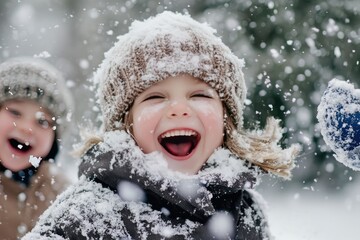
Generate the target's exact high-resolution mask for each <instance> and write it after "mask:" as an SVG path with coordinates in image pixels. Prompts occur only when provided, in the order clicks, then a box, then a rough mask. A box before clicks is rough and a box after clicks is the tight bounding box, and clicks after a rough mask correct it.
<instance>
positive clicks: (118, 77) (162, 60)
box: [94, 11, 246, 130]
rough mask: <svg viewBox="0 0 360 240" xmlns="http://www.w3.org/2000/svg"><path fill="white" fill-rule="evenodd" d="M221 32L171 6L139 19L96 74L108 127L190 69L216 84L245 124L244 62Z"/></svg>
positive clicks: (232, 112) (239, 124) (238, 120)
mask: <svg viewBox="0 0 360 240" xmlns="http://www.w3.org/2000/svg"><path fill="white" fill-rule="evenodd" d="M215 34H216V30H215V29H213V28H212V27H210V26H208V25H207V24H205V23H200V22H197V21H195V20H194V19H192V18H191V17H190V16H189V15H183V14H179V13H172V12H168V11H166V12H163V13H161V14H158V15H156V16H155V17H151V18H149V19H147V20H144V21H134V22H133V23H132V24H131V26H130V28H129V32H128V33H127V34H124V35H122V36H119V37H118V41H117V42H116V43H115V45H114V46H113V47H112V48H111V49H110V50H109V51H108V52H106V53H105V59H104V61H103V62H102V64H101V65H100V67H99V69H98V70H97V72H96V73H95V75H94V83H95V84H98V85H99V91H98V93H97V96H98V99H99V104H100V107H101V110H102V112H103V124H104V127H105V130H114V129H118V128H119V127H120V126H121V124H123V122H124V117H125V114H126V112H127V111H128V110H129V108H130V106H131V104H132V103H133V102H134V100H135V98H136V97H137V96H138V95H139V94H140V93H142V92H143V91H144V90H146V89H147V88H149V87H151V86H152V85H154V84H156V83H157V82H159V81H162V80H164V79H165V78H167V77H170V76H176V75H179V74H189V75H191V76H193V77H196V78H199V79H201V80H203V81H205V82H206V83H208V84H209V85H210V86H211V87H212V88H214V89H215V90H216V91H217V92H218V94H219V96H220V98H221V100H222V102H223V103H224V104H225V107H226V109H227V111H228V113H229V115H230V117H231V118H232V120H233V122H234V123H235V125H236V127H237V128H238V129H240V128H241V127H242V125H243V107H244V101H245V97H246V86H245V80H244V77H243V73H242V70H241V69H242V67H243V66H244V61H243V60H242V59H239V58H238V57H236V56H235V55H234V54H233V53H232V52H231V50H230V49H229V48H228V47H227V46H226V45H225V44H224V43H223V42H222V41H221V39H220V38H219V37H218V36H216V35H215Z"/></svg>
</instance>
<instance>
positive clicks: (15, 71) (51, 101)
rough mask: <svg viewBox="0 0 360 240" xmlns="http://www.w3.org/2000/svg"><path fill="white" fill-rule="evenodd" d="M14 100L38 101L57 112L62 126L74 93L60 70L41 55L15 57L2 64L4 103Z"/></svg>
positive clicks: (0, 79) (1, 96)
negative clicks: (37, 56)
mask: <svg viewBox="0 0 360 240" xmlns="http://www.w3.org/2000/svg"><path fill="white" fill-rule="evenodd" d="M11 99H32V100H35V101H37V102H38V103H39V104H40V105H42V106H44V107H46V108H47V109H48V110H49V111H50V112H51V113H52V114H53V115H54V117H55V118H56V123H57V124H61V126H60V129H63V125H64V121H65V117H66V115H67V113H68V111H69V110H70V109H71V108H72V95H71V94H70V92H69V90H68V89H67V87H66V84H65V80H64V78H63V77H62V75H61V74H60V72H59V71H58V70H57V69H55V68H54V67H53V66H52V65H50V64H49V63H48V62H46V61H44V60H42V59H38V58H31V57H21V58H13V59H10V60H8V61H6V62H4V63H2V64H0V104H1V103H2V102H4V101H6V100H11ZM57 132H59V129H58V131H57Z"/></svg>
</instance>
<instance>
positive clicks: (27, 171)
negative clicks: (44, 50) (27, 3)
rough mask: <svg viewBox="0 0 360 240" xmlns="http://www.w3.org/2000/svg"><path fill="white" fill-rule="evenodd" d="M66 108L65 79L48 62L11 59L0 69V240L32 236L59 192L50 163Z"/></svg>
mask: <svg viewBox="0 0 360 240" xmlns="http://www.w3.org/2000/svg"><path fill="white" fill-rule="evenodd" d="M70 107H71V96H70V94H69V91H68V90H67V88H66V86H65V82H64V79H63V78H62V77H61V75H60V74H59V72H58V71H57V70H56V69H55V68H54V67H53V66H51V65H49V64H48V63H47V62H45V61H43V60H40V59H33V58H15V59H11V60H8V61H6V62H4V63H2V64H1V65H0V123H1V124H0V219H1V220H0V235H1V239H17V238H18V237H21V236H23V235H24V234H25V233H26V232H27V231H29V230H31V229H32V227H33V226H34V225H35V222H36V221H37V220H38V217H39V216H40V214H41V213H42V212H43V211H44V210H45V209H46V208H47V207H48V206H49V205H50V203H51V202H52V201H53V200H54V199H55V197H56V196H57V195H58V194H59V193H60V191H62V190H63V189H64V187H65V184H66V183H67V182H66V181H65V178H62V177H61V176H60V175H59V174H58V173H56V171H54V170H55V169H52V168H50V162H54V160H55V157H56V155H57V154H58V151H59V143H58V138H59V137H60V136H59V135H60V133H61V131H62V130H63V127H64V124H63V121H65V119H64V118H65V117H66V114H67V112H68V110H69V108H70ZM39 160H41V161H40V162H39Z"/></svg>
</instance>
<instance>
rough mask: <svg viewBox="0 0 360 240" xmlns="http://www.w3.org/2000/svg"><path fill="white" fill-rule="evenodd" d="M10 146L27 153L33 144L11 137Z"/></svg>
mask: <svg viewBox="0 0 360 240" xmlns="http://www.w3.org/2000/svg"><path fill="white" fill-rule="evenodd" d="M9 143H10V146H11V147H12V148H13V149H15V150H16V151H19V152H23V153H26V152H28V151H30V150H31V148H32V147H31V146H30V144H29V143H27V142H25V143H24V142H20V141H18V140H17V139H15V138H11V139H9Z"/></svg>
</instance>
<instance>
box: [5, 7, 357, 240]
mask: <svg viewBox="0 0 360 240" xmlns="http://www.w3.org/2000/svg"><path fill="white" fill-rule="evenodd" d="M164 10H172V11H179V12H189V13H190V14H191V15H192V16H193V17H194V18H195V19H197V20H199V21H207V22H209V23H210V24H211V25H212V26H213V27H215V28H216V29H217V30H218V35H220V36H222V38H223V41H224V42H225V43H226V44H227V45H228V46H229V47H230V48H231V49H232V50H233V51H234V53H235V54H236V55H237V56H238V57H240V58H244V59H245V61H246V68H245V69H244V72H245V77H246V80H247V85H248V88H249V92H248V101H247V105H248V106H247V109H246V116H245V119H246V126H247V127H249V128H253V127H254V126H256V125H260V126H262V125H263V124H264V121H265V119H266V118H267V117H268V116H275V117H277V118H280V119H282V125H283V127H284V128H285V138H284V142H283V144H284V145H288V144H290V143H293V142H300V143H301V144H302V145H303V149H304V151H303V152H302V154H301V156H300V157H299V158H298V162H297V168H296V169H295V170H294V177H293V180H292V181H286V182H285V181H282V180H279V179H274V178H272V177H269V178H264V180H263V182H262V184H261V185H260V188H259V191H260V192H261V193H262V194H263V196H264V198H265V200H266V201H267V202H268V208H269V209H268V215H269V220H270V226H271V227H272V231H273V234H274V235H275V237H276V239H278V240H306V239H316V240H317V239H319V240H322V239H327V240H335V239H347V240H352V239H354V240H355V239H360V228H359V226H358V223H359V219H358V218H360V178H359V175H360V173H358V172H355V171H352V170H351V169H349V168H346V167H344V166H343V165H342V164H340V163H338V162H337V161H336V160H335V159H334V157H333V155H332V152H331V151H330V149H329V148H328V147H327V146H326V145H325V144H324V141H323V139H322V137H321V136H320V133H319V130H318V125H317V120H316V108H317V106H318V103H319V100H320V97H321V94H322V93H323V91H324V90H325V88H326V86H327V83H328V81H330V80H331V79H332V78H333V77H337V78H339V79H344V80H350V81H351V82H353V83H354V84H355V87H357V88H359V87H360V63H359V62H360V47H359V46H360V1H358V0H343V1H339V0H327V1H320V0H277V1H270V0H251V1H250V0H249V1H248V0H236V1H230V0H202V1H195V0H184V1H171V0H160V1H153V0H149V1H146V0H128V1H123V0H118V1H115V0H102V1H98V0H76V1H75V0H31V1H30V0H2V1H0V60H1V61H3V60H6V59H7V58H10V57H16V56H23V55H30V56H37V57H43V58H46V59H47V60H48V61H50V62H51V63H53V64H54V65H55V66H56V67H58V68H59V69H60V70H62V72H64V74H65V76H66V79H67V80H68V81H67V84H68V86H69V87H70V88H71V90H72V91H73V93H74V97H75V102H76V111H75V112H74V114H73V115H74V120H73V122H72V124H71V125H72V126H71V129H70V134H68V136H67V138H66V139H65V140H64V144H63V148H64V150H66V151H64V154H63V155H62V156H61V159H60V160H59V164H60V165H61V167H62V168H64V170H65V171H67V172H68V173H69V177H71V178H73V179H74V180H75V179H76V167H77V164H78V162H77V160H76V159H73V158H71V157H70V155H69V154H67V153H66V152H67V150H71V148H72V146H73V144H75V143H77V142H78V141H79V137H78V131H79V127H78V126H79V125H83V124H84V123H86V122H89V121H90V122H94V121H95V117H96V115H97V111H98V108H97V107H96V106H95V105H94V102H93V101H94V99H93V98H92V96H93V94H92V92H91V91H90V90H89V86H90V84H89V81H88V79H89V78H91V76H92V73H93V71H94V70H95V69H96V68H97V66H98V64H99V63H100V62H101V61H102V59H103V54H104V52H105V51H107V50H108V49H109V48H110V47H111V46H112V45H113V44H114V42H115V41H116V37H117V36H118V35H119V34H123V33H125V32H127V31H128V26H129V23H131V22H132V21H133V20H134V19H138V20H142V19H145V18H147V17H149V16H152V15H154V14H156V13H157V12H162V11H164ZM96 124H98V123H96Z"/></svg>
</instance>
